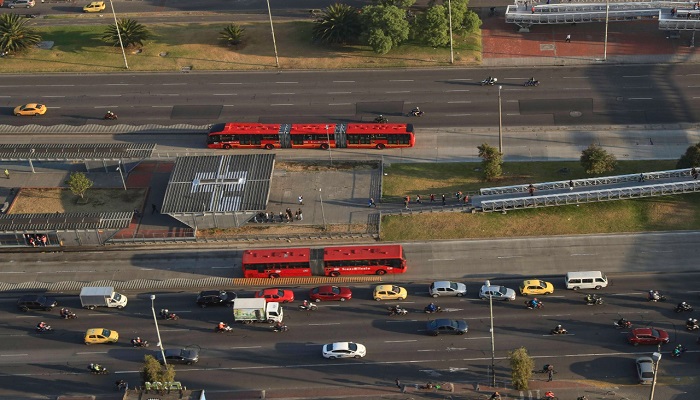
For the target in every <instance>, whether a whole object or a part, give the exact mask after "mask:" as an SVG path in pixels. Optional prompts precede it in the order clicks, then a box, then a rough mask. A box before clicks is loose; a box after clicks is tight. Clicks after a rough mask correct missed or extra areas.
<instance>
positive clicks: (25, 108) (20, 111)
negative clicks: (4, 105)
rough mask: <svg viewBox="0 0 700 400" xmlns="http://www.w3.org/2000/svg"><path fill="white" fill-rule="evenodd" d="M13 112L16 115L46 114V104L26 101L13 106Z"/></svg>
mask: <svg viewBox="0 0 700 400" xmlns="http://www.w3.org/2000/svg"><path fill="white" fill-rule="evenodd" d="M14 114H15V115H16V116H18V117H19V116H21V115H30V116H34V115H44V114H46V106H45V105H43V104H38V103H27V104H24V105H21V106H17V107H15V110H14Z"/></svg>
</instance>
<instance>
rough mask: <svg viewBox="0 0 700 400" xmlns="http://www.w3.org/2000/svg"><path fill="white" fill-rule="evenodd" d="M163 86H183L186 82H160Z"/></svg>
mask: <svg viewBox="0 0 700 400" xmlns="http://www.w3.org/2000/svg"><path fill="white" fill-rule="evenodd" d="M161 85H163V86H185V85H187V84H186V83H161Z"/></svg>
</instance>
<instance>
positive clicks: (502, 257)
mask: <svg viewBox="0 0 700 400" xmlns="http://www.w3.org/2000/svg"><path fill="white" fill-rule="evenodd" d="M522 257H523V256H498V257H496V258H498V259H508V258H522Z"/></svg>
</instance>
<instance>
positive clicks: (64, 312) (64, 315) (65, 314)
mask: <svg viewBox="0 0 700 400" xmlns="http://www.w3.org/2000/svg"><path fill="white" fill-rule="evenodd" d="M60 314H61V317H62V318H68V316H69V315H70V310H69V309H67V308H65V307H64V308H61V311H60Z"/></svg>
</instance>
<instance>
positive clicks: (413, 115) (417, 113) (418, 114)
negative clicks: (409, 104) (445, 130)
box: [408, 110, 424, 117]
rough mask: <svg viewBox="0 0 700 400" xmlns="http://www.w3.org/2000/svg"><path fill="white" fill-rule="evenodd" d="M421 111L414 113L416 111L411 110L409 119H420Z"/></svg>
mask: <svg viewBox="0 0 700 400" xmlns="http://www.w3.org/2000/svg"><path fill="white" fill-rule="evenodd" d="M423 114H424V113H423V111H416V110H411V112H410V113H408V116H409V117H422V116H423Z"/></svg>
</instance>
